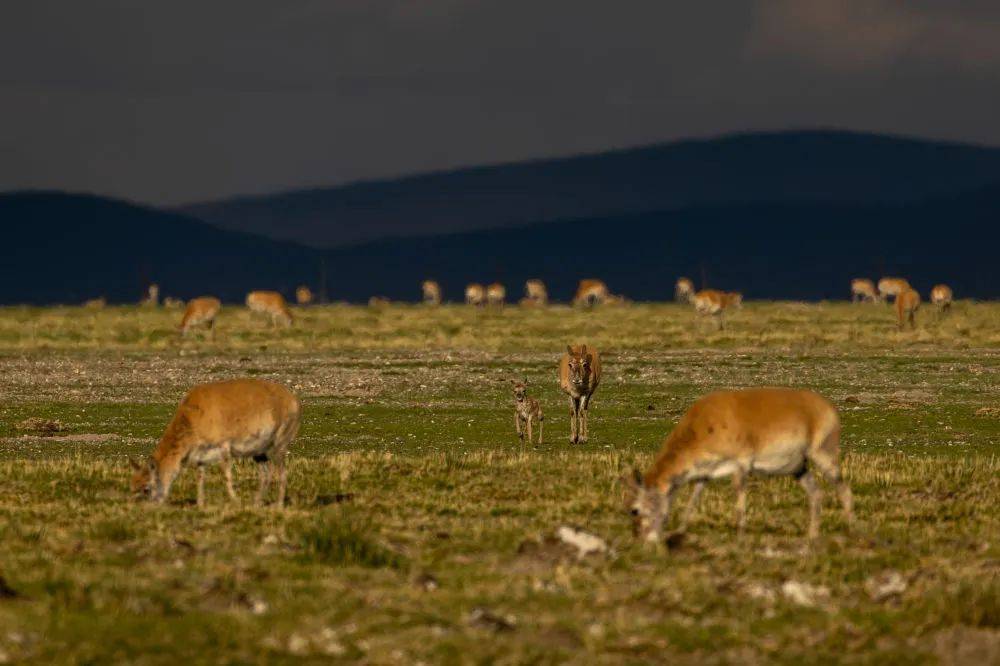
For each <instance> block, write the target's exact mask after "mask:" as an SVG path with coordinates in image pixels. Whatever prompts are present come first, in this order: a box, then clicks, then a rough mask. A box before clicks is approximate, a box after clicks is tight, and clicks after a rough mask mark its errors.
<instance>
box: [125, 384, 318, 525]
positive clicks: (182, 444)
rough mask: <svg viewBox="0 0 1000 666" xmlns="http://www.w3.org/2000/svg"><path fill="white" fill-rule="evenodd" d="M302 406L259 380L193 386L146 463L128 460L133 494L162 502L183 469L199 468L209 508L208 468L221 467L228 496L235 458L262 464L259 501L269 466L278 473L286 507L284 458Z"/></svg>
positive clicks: (201, 498)
mask: <svg viewBox="0 0 1000 666" xmlns="http://www.w3.org/2000/svg"><path fill="white" fill-rule="evenodd" d="M300 419H301V406H300V405H299V399H298V398H296V397H295V396H294V395H293V394H292V392H291V391H289V390H288V389H287V388H285V387H284V386H281V385H279V384H272V383H271V382H265V381H261V380H259V379H233V380H230V381H225V382H216V383H213V384H201V385H200V386H195V387H194V388H193V389H191V391H190V392H188V394H187V395H186V396H185V397H184V399H183V400H182V401H181V404H180V406H179V407H178V408H177V412H176V413H175V414H174V418H173V419H172V420H171V421H170V424H169V425H168V426H167V429H166V431H165V432H164V433H163V437H161V438H160V443H159V444H158V445H157V447H156V450H155V451H153V455H151V456H150V457H149V459H148V460H147V461H146V464H145V465H142V464H140V463H138V462H136V461H134V460H130V463H131V464H132V468H133V470H134V474H133V475H132V493H133V494H134V495H136V496H139V497H147V498H149V499H151V500H153V501H155V502H161V503H162V502H164V501H166V499H167V497H168V496H169V495H170V486H171V485H172V484H173V482H174V479H176V478H177V475H178V474H180V471H181V467H182V466H184V465H194V466H196V467H197V468H198V506H204V505H205V465H208V464H211V463H219V465H220V466H221V467H222V473H223V476H224V477H225V480H226V493H227V494H228V495H229V499H230V500H235V499H236V492H235V491H234V490H233V469H232V461H233V458H253V460H254V462H256V463H258V464H260V486H259V487H258V489H257V498H256V501H257V503H258V504H260V503H262V502H263V501H264V496H265V494H266V493H267V487H268V485H269V484H270V482H271V468H272V467H274V468H276V469H277V471H278V499H277V501H276V502H275V504H276V505H277V506H278V507H281V506H284V503H285V486H286V475H285V456H286V455H287V453H288V447H289V446H290V445H291V443H292V440H293V439H295V434H296V433H297V432H298V430H299V421H300Z"/></svg>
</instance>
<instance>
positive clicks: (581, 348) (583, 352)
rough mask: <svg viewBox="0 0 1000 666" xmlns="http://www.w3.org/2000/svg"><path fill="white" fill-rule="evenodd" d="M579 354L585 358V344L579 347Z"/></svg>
mask: <svg viewBox="0 0 1000 666" xmlns="http://www.w3.org/2000/svg"><path fill="white" fill-rule="evenodd" d="M580 354H581V355H582V356H583V357H584V358H587V345H583V346H582V347H580Z"/></svg>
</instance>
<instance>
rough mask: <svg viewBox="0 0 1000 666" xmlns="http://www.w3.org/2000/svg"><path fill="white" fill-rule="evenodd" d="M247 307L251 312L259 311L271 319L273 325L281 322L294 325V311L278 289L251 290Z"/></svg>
mask: <svg viewBox="0 0 1000 666" xmlns="http://www.w3.org/2000/svg"><path fill="white" fill-rule="evenodd" d="M246 303H247V307H248V308H250V311H251V312H258V313H260V314H263V315H267V317H268V318H269V319H270V320H271V325H272V326H277V325H278V324H279V323H281V324H284V325H285V326H291V325H292V312H291V310H289V309H288V303H286V302H285V297H284V296H282V295H281V294H279V293H278V292H276V291H251V292H250V293H249V294H247V300H246Z"/></svg>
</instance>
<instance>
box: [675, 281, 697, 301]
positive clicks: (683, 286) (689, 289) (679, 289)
mask: <svg viewBox="0 0 1000 666" xmlns="http://www.w3.org/2000/svg"><path fill="white" fill-rule="evenodd" d="M694 293H695V292H694V282H691V280H689V279H688V278H686V277H682V278H677V284H675V285H674V300H675V301H677V302H678V303H690V302H691V300H692V299H693V298H694Z"/></svg>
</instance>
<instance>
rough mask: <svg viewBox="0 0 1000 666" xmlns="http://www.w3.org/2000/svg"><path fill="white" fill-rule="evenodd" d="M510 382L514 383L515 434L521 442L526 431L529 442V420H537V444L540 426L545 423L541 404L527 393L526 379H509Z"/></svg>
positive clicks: (529, 442)
mask: <svg viewBox="0 0 1000 666" xmlns="http://www.w3.org/2000/svg"><path fill="white" fill-rule="evenodd" d="M510 383H511V384H513V385H514V429H515V430H517V436H518V437H519V438H520V439H521V443H522V444H523V443H524V434H525V432H526V431H527V434H528V444H531V440H532V436H531V422H532V421H537V422H538V444H539V445H541V444H542V428H543V427H544V423H545V416H544V415H543V414H542V404H541V403H540V402H538V399H537V398H532V397H531V396H529V395H528V380H527V378H525V379H524V381H520V382H519V381H517V380H516V379H512V380H510Z"/></svg>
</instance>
